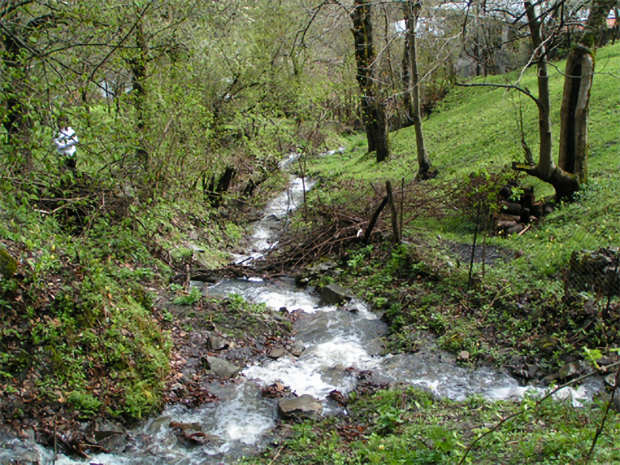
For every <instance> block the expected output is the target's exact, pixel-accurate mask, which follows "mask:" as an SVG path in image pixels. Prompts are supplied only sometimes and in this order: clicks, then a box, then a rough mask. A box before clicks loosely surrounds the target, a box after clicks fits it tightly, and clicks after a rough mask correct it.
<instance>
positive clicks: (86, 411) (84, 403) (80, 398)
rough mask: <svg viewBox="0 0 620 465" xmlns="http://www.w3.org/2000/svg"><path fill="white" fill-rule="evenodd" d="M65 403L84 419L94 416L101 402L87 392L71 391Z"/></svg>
mask: <svg viewBox="0 0 620 465" xmlns="http://www.w3.org/2000/svg"><path fill="white" fill-rule="evenodd" d="M67 401H68V402H69V403H70V404H72V405H73V406H74V407H75V408H76V409H77V410H79V411H80V412H81V413H82V415H83V416H85V417H90V416H93V415H96V414H97V413H98V412H99V409H100V408H101V401H100V400H99V399H97V398H95V397H94V396H93V395H92V394H90V393H87V392H82V391H72V392H71V393H70V394H69V397H68V398H67Z"/></svg>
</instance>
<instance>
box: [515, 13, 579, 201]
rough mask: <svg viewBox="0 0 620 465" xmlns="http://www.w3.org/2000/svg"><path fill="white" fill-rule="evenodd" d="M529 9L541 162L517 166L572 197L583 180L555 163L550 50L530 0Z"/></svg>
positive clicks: (560, 196) (558, 194)
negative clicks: (536, 90)
mask: <svg viewBox="0 0 620 465" xmlns="http://www.w3.org/2000/svg"><path fill="white" fill-rule="evenodd" d="M524 5H525V12H526V14H527V19H528V27H529V29H530V36H531V39H532V44H533V45H534V54H535V59H536V66H537V70H538V99H537V105H538V132H539V135H540V146H539V154H538V164H537V165H536V166H529V165H526V166H523V165H519V164H515V165H513V166H514V167H515V168H516V169H518V170H521V171H525V172H527V173H529V174H531V175H532V176H536V177H537V178H539V179H541V180H543V181H545V182H548V183H550V184H551V185H552V186H553V188H554V189H555V193H556V198H558V199H564V198H569V197H570V196H571V195H572V194H573V193H574V192H576V191H577V190H579V181H578V179H577V178H576V177H575V176H574V175H572V174H571V173H567V172H566V171H564V170H563V169H562V168H559V167H557V166H556V165H555V163H554V162H553V156H552V151H551V150H552V144H551V116H550V114H551V104H550V98H549V95H550V94H549V75H548V72H547V50H546V47H545V42H544V41H543V37H542V32H541V22H540V18H539V17H538V16H537V14H536V11H535V7H534V5H533V4H531V3H530V2H529V1H525V2H524Z"/></svg>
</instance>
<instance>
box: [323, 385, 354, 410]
mask: <svg viewBox="0 0 620 465" xmlns="http://www.w3.org/2000/svg"><path fill="white" fill-rule="evenodd" d="M327 397H328V398H329V399H331V400H333V401H334V402H336V403H337V404H339V405H341V406H343V407H344V406H345V405H347V403H348V402H349V399H348V398H347V396H345V395H344V394H343V393H342V392H340V391H338V390H336V389H334V390H333V391H331V392H330V393H329V394H328V395H327Z"/></svg>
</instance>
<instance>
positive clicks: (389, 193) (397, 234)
mask: <svg viewBox="0 0 620 465" xmlns="http://www.w3.org/2000/svg"><path fill="white" fill-rule="evenodd" d="M385 190H386V191H387V199H388V203H389V204H390V210H391V211H392V231H393V234H394V236H393V240H394V242H395V243H396V244H400V231H399V230H398V212H397V211H396V205H395V204H394V195H393V194H392V183H391V182H390V181H385Z"/></svg>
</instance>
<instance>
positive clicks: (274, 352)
mask: <svg viewBox="0 0 620 465" xmlns="http://www.w3.org/2000/svg"><path fill="white" fill-rule="evenodd" d="M285 355H286V350H285V349H284V347H273V348H272V349H271V350H270V351H269V352H268V353H267V356H268V357H269V358H272V359H274V360H276V359H278V358H281V357H284V356H285Z"/></svg>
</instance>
